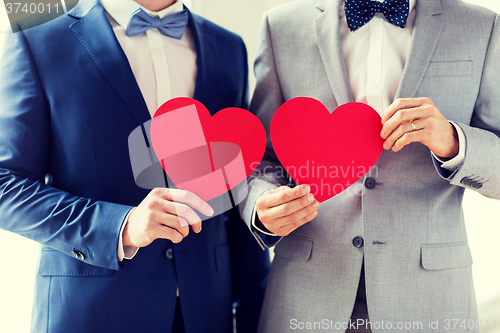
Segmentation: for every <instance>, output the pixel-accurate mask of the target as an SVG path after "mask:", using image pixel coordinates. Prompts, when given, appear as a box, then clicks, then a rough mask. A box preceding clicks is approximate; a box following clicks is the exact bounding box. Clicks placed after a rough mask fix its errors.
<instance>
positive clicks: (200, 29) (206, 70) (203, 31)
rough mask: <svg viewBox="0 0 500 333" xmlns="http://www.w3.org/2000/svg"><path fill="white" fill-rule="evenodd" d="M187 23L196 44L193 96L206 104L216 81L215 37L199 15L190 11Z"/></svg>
mask: <svg viewBox="0 0 500 333" xmlns="http://www.w3.org/2000/svg"><path fill="white" fill-rule="evenodd" d="M189 24H190V27H191V30H192V32H193V37H194V41H195V44H196V58H197V60H196V65H197V67H198V69H197V74H196V87H195V90H194V95H193V98H194V99H196V100H197V101H199V102H201V103H203V104H204V105H205V106H206V105H209V103H210V100H211V92H213V86H214V84H215V83H216V82H217V77H216V74H217V71H216V63H217V62H216V60H217V44H216V42H215V37H214V36H213V35H212V34H211V33H210V31H209V29H207V27H206V25H205V22H204V21H203V19H201V18H200V17H199V16H197V15H195V14H192V13H191V12H190V13H189ZM216 111H218V110H216ZM212 115H213V114H212Z"/></svg>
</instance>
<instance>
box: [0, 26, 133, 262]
mask: <svg viewBox="0 0 500 333" xmlns="http://www.w3.org/2000/svg"><path fill="white" fill-rule="evenodd" d="M0 101H1V103H0V227H1V228H2V229H5V230H8V231H11V232H14V233H17V234H19V235H22V236H25V237H27V238H30V239H32V240H34V241H37V242H39V243H41V244H42V245H44V246H49V247H51V248H53V249H56V250H58V251H61V252H63V253H66V254H68V255H70V256H75V257H78V258H79V260H83V261H84V262H86V263H88V264H91V265H95V266H100V267H105V268H109V269H115V270H117V269H119V268H120V264H119V262H118V257H117V249H118V237H119V232H120V228H121V225H122V223H123V221H124V219H125V217H126V215H127V212H128V211H129V210H130V209H131V208H132V207H130V206H125V205H119V204H113V203H108V202H102V201H97V200H94V199H92V198H83V197H78V196H75V195H72V194H70V193H67V192H64V191H62V190H59V189H57V188H54V187H51V186H49V185H46V183H45V177H46V172H47V165H48V162H49V154H50V142H51V119H50V105H49V103H48V102H47V100H46V98H45V95H44V87H43V86H42V85H41V82H40V79H39V77H38V74H37V68H36V63H35V61H34V59H33V57H32V54H31V51H30V47H29V44H28V42H27V40H26V38H25V36H24V35H23V32H17V33H11V34H9V35H8V36H7V38H6V43H5V48H4V52H3V56H2V59H1V62H0ZM70 149H77V147H75V148H71V147H70Z"/></svg>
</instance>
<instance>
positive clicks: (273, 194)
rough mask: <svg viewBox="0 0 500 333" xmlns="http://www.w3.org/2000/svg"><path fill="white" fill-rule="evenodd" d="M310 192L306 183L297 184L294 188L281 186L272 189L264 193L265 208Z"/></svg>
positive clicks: (281, 203)
mask: <svg viewBox="0 0 500 333" xmlns="http://www.w3.org/2000/svg"><path fill="white" fill-rule="evenodd" d="M309 192H311V187H310V186H309V185H307V184H302V185H298V186H296V187H294V188H290V187H288V186H282V187H280V188H277V189H275V190H272V191H268V192H266V193H264V195H263V196H265V197H264V198H263V199H265V200H264V201H265V206H266V208H271V207H276V206H280V205H283V204H285V203H287V202H290V201H293V200H295V199H297V198H300V197H303V196H304V195H306V194H308V193H309Z"/></svg>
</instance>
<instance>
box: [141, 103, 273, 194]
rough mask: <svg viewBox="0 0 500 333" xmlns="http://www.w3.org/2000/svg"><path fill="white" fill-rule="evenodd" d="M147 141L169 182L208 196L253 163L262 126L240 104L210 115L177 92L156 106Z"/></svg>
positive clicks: (261, 146)
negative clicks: (150, 144)
mask: <svg viewBox="0 0 500 333" xmlns="http://www.w3.org/2000/svg"><path fill="white" fill-rule="evenodd" d="M151 142H152V146H153V149H154V152H155V154H156V156H157V158H158V160H159V161H161V162H162V167H163V169H164V170H165V172H166V173H167V175H168V176H169V177H170V179H171V180H172V181H173V182H174V184H175V185H176V186H177V187H178V188H180V189H184V190H188V191H191V192H193V193H195V194H197V195H198V196H199V197H200V198H202V199H203V200H205V201H208V200H210V199H213V198H215V197H217V196H219V195H222V194H224V193H226V192H228V191H229V190H231V189H232V188H234V187H235V186H237V185H238V184H240V183H241V182H242V181H244V180H245V179H246V177H247V176H248V175H250V173H252V171H253V170H254V169H255V168H256V167H257V166H258V165H259V163H260V161H261V159H262V156H263V155H264V151H265V147H266V132H265V130H264V127H263V126H262V123H261V122H260V121H259V119H258V118H257V117H255V116H254V115H253V114H252V113H250V112H248V111H246V110H243V109H239V108H226V109H223V110H221V111H219V112H217V113H216V114H215V115H214V116H213V117H211V115H210V113H209V112H208V110H207V108H206V107H205V106H204V105H203V104H202V103H200V102H198V101H196V100H194V99H191V98H184V97H180V98H175V99H172V100H169V101H168V102H166V103H164V104H163V105H162V106H161V107H160V108H159V109H158V110H157V111H156V113H155V115H154V117H153V120H152V122H151Z"/></svg>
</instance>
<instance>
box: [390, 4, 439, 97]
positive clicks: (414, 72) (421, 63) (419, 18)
mask: <svg viewBox="0 0 500 333" xmlns="http://www.w3.org/2000/svg"><path fill="white" fill-rule="evenodd" d="M415 10H416V11H417V12H416V17H415V26H414V28H413V42H412V45H411V50H410V55H409V57H408V60H407V62H406V65H405V69H404V71H403V76H402V78H401V82H400V84H399V87H398V91H397V93H396V97H395V98H396V99H397V98H401V97H403V98H411V97H421V96H415V94H416V92H417V89H418V87H419V86H420V82H421V81H422V78H423V77H424V74H425V72H426V70H427V67H428V66H429V62H430V61H431V58H432V54H433V53H434V49H435V48H436V45H437V42H438V39H439V35H440V34H441V29H442V28H443V22H442V18H441V13H442V7H441V0H418V2H417V4H416V7H415Z"/></svg>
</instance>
